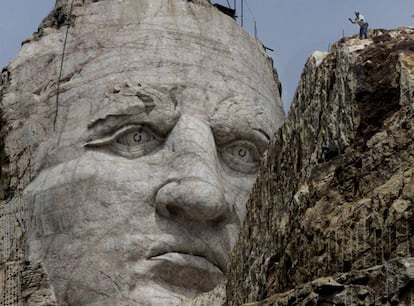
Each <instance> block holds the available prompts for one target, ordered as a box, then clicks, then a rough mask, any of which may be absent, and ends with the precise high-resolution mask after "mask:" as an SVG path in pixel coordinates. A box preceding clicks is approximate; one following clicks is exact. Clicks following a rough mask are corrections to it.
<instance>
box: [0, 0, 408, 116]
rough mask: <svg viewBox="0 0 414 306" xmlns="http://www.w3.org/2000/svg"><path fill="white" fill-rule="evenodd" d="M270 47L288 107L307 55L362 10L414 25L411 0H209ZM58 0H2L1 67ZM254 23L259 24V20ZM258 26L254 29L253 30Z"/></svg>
mask: <svg viewBox="0 0 414 306" xmlns="http://www.w3.org/2000/svg"><path fill="white" fill-rule="evenodd" d="M242 1H243V27H244V28H245V29H246V31H248V32H249V33H251V34H252V35H255V33H257V38H258V39H260V40H261V42H262V43H263V44H264V45H265V46H266V47H268V48H270V49H273V50H274V51H273V52H272V51H270V50H268V51H267V53H268V55H269V56H271V57H272V58H273V61H274V66H275V68H276V69H277V71H278V74H279V79H280V81H281V82H282V88H283V90H282V100H283V104H284V109H285V112H286V113H287V112H288V110H289V107H290V104H291V102H292V98H293V96H294V94H295V90H296V87H297V84H298V82H299V79H300V75H301V73H302V69H303V66H304V64H305V63H306V60H307V58H308V57H309V56H310V55H311V54H312V53H313V52H314V51H316V50H319V51H328V48H329V47H330V45H332V44H333V43H334V42H335V41H337V40H339V39H340V38H342V36H343V35H345V36H351V35H354V34H356V33H358V31H359V28H358V26H357V25H354V24H351V23H350V22H349V21H348V18H354V17H355V16H354V11H355V10H359V11H360V12H361V14H362V15H364V17H365V18H366V20H367V21H368V23H369V28H371V29H373V28H381V29H393V28H398V27H401V26H414V19H413V18H412V15H413V14H414V1H413V0H211V2H212V3H218V4H221V5H225V6H228V5H230V6H231V7H232V8H233V7H234V4H235V3H236V10H237V15H238V17H237V19H236V21H237V23H239V24H241V3H242ZM54 4H55V0H2V1H1V2H0V67H4V66H6V65H7V63H8V62H9V61H10V60H11V59H12V58H13V57H15V56H16V55H17V53H18V51H19V50H20V45H21V42H22V41H23V40H25V39H26V38H28V37H30V36H31V35H32V33H33V32H35V31H36V30H37V27H38V25H39V24H40V22H41V21H42V19H43V18H44V17H46V16H47V14H48V13H49V12H50V11H51V9H52V8H53V6H54ZM255 24H256V26H255ZM255 28H256V30H255Z"/></svg>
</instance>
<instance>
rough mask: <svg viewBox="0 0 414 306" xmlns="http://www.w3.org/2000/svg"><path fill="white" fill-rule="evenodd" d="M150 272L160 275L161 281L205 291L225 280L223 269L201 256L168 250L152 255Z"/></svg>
mask: <svg viewBox="0 0 414 306" xmlns="http://www.w3.org/2000/svg"><path fill="white" fill-rule="evenodd" d="M149 261H151V262H152V265H151V272H153V273H154V274H155V275H157V276H160V277H161V280H162V282H165V283H167V284H170V285H173V286H177V287H186V288H192V289H194V290H195V291H199V293H201V292H206V291H209V290H212V289H214V288H215V287H216V286H217V285H218V284H220V283H221V282H223V281H224V280H225V275H224V273H223V271H222V270H221V269H220V268H219V267H218V266H216V265H215V264H213V263H212V262H210V261H209V260H207V259H206V258H204V257H202V256H196V255H190V254H185V253H177V252H169V253H165V254H162V255H158V256H154V257H151V258H150V259H149Z"/></svg>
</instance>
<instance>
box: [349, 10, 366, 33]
mask: <svg viewBox="0 0 414 306" xmlns="http://www.w3.org/2000/svg"><path fill="white" fill-rule="evenodd" d="M349 21H350V22H352V23H354V24H358V25H359V38H360V39H367V38H368V22H367V21H366V20H365V18H364V16H363V15H362V14H360V13H359V11H355V19H354V20H352V18H349Z"/></svg>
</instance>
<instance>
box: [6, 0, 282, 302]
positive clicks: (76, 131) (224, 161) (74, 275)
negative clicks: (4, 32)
mask: <svg viewBox="0 0 414 306" xmlns="http://www.w3.org/2000/svg"><path fill="white" fill-rule="evenodd" d="M278 88H279V81H278V80H277V78H276V77H275V73H274V70H273V65H272V62H271V60H270V58H269V57H267V56H266V53H265V50H264V48H263V46H262V44H261V43H260V42H258V41H257V40H256V39H255V38H253V37H252V36H250V35H249V34H248V33H247V32H245V31H244V30H243V29H241V27H240V26H238V25H237V23H236V22H235V21H234V20H233V19H232V18H230V17H229V16H227V15H225V14H223V13H221V12H220V11H219V10H217V8H215V7H214V6H213V5H212V4H211V3H210V2H209V1H207V0H194V1H186V0H173V1H171V0H122V1H118V0H100V1H90V0H85V1H79V0H73V1H72V0H60V1H57V3H56V7H55V9H54V10H53V11H52V13H51V14H50V15H49V16H48V17H47V18H46V19H45V20H44V21H43V22H42V24H41V25H40V27H39V31H38V32H37V33H36V34H35V35H33V37H32V38H30V39H28V40H27V41H25V43H24V44H23V46H22V49H21V51H20V53H19V54H18V55H17V57H16V58H15V59H14V60H13V61H12V62H11V63H10V64H9V65H8V67H6V68H5V69H4V70H3V72H2V76H1V82H0V93H1V96H0V110H1V132H0V136H1V137H0V139H1V142H0V144H1V150H0V161H1V163H2V164H1V166H2V167H1V179H0V195H1V203H0V250H1V252H0V299H1V301H2V305H21V304H23V305H26V304H27V305H32V306H34V305H36V306H40V305H55V304H57V305H95V306H98V305H99V306H105V305H111V306H113V305H121V306H122V305H174V304H176V303H178V302H180V301H182V300H184V299H188V298H190V297H193V296H195V295H198V294H201V293H203V292H206V291H209V290H211V289H213V288H215V287H216V286H217V285H218V284H220V283H222V282H223V281H224V280H225V272H226V271H227V268H228V265H229V261H230V260H229V254H230V251H231V249H232V246H233V245H234V242H235V240H236V238H237V235H238V233H239V229H240V224H241V222H242V220H243V218H244V216H245V202H246V201H247V198H248V196H249V193H250V190H251V188H252V186H253V183H254V181H255V178H256V174H257V171H258V167H259V164H260V160H261V158H262V156H263V155H264V153H265V151H266V149H267V143H268V141H269V139H270V137H271V135H272V134H274V133H275V131H276V130H277V128H278V127H279V126H280V125H281V123H282V121H283V119H284V114H283V109H282V103H281V101H280V93H279V91H278Z"/></svg>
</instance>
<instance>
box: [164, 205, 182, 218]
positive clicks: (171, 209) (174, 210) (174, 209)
mask: <svg viewBox="0 0 414 306" xmlns="http://www.w3.org/2000/svg"><path fill="white" fill-rule="evenodd" d="M166 210H167V211H168V214H169V215H170V216H183V215H184V214H185V212H184V209H182V208H181V207H179V206H177V205H167V206H166Z"/></svg>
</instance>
